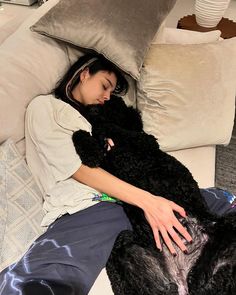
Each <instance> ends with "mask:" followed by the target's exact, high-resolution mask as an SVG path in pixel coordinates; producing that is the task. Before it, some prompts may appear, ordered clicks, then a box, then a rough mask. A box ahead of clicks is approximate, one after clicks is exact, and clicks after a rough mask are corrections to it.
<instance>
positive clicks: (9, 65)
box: [0, 0, 69, 142]
mask: <svg viewBox="0 0 236 295" xmlns="http://www.w3.org/2000/svg"><path fill="white" fill-rule="evenodd" d="M57 2H58V0H51V1H48V2H47V3H46V4H44V5H43V6H41V7H40V8H38V9H37V10H36V11H35V13H34V14H33V15H32V16H31V17H30V18H29V19H28V20H27V21H26V22H24V23H23V24H22V25H21V27H20V28H19V29H18V30H17V31H16V32H15V33H13V34H12V35H11V36H10V37H9V38H7V39H6V40H5V41H4V42H3V43H2V45H1V46H0V64H1V67H0V77H1V84H0V97H1V100H0V126H1V130H0V142H2V141H4V140H6V139H7V138H9V137H12V138H13V139H14V140H15V141H19V140H21V139H22V138H23V137H24V115H25V109H26V107H27V105H28V103H29V102H30V100H31V99H33V98H34V97H35V96H38V95H40V94H47V93H49V92H51V91H52V89H53V88H54V87H55V84H56V82H57V81H58V80H59V79H60V78H61V75H62V74H63V72H64V71H65V70H66V69H67V68H68V67H69V60H68V55H67V50H66V47H63V46H62V45H59V44H58V43H57V42H56V41H55V40H53V39H50V38H47V37H44V36H40V35H39V34H36V33H32V32H31V31H30V30H29V26H30V25H32V24H33V23H34V22H35V21H36V20H37V19H39V18H40V17H41V16H42V15H43V14H44V13H45V11H47V10H48V9H49V8H50V7H52V6H53V5H55V4H56V3H57Z"/></svg>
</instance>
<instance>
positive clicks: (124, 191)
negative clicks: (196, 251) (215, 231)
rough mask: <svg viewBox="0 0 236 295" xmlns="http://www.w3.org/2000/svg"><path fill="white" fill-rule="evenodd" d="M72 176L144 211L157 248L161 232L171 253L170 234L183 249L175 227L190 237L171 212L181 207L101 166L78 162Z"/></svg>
mask: <svg viewBox="0 0 236 295" xmlns="http://www.w3.org/2000/svg"><path fill="white" fill-rule="evenodd" d="M73 178H74V179H76V180H77V181H79V182H82V183H84V184H86V185H88V186H90V187H92V188H94V189H96V190H98V191H100V192H104V193H106V194H108V195H110V196H112V197H115V198H117V199H120V200H121V201H124V202H126V203H129V204H132V205H135V206H137V207H140V208H141V209H142V210H143V211H144V213H145V216H146V219H147V221H148V222H149V224H150V226H151V228H152V231H153V234H154V238H155V241H156V244H157V247H158V248H159V249H160V250H161V243H160V234H161V235H162V237H163V239H164V242H165V243H166V245H167V247H168V248H169V250H170V252H171V253H172V254H173V255H175V253H176V251H175V249H174V247H173V244H172V241H171V238H172V239H173V240H174V242H175V243H176V244H177V245H178V246H179V248H180V249H181V250H182V251H187V248H186V246H185V244H184V243H183V241H182V240H181V238H180V237H179V235H178V233H177V231H178V232H179V233H180V234H181V235H182V236H183V237H184V238H185V239H186V240H187V241H189V242H190V241H191V240H192V238H191V236H190V235H189V233H188V232H187V231H186V229H185V228H184V227H183V226H182V225H181V223H180V222H179V221H178V219H177V218H176V217H175V215H174V212H173V211H176V212H178V213H179V214H180V215H181V216H183V217H185V211H184V209H183V208H182V207H180V206H178V205H177V204H175V203H174V202H172V201H169V200H167V199H165V198H162V197H159V196H154V195H152V194H150V193H148V192H147V191H144V190H142V189H139V188H137V187H135V186H133V185H130V184H128V183H127V182H124V181H122V180H120V179H119V178H117V177H115V176H113V175H111V174H110V173H108V172H106V171H105V170H103V169H101V168H89V167H88V166H85V165H82V166H81V167H80V168H79V169H78V170H77V171H76V172H75V173H74V175H73ZM176 230H177V231H176ZM170 237H171V238H170Z"/></svg>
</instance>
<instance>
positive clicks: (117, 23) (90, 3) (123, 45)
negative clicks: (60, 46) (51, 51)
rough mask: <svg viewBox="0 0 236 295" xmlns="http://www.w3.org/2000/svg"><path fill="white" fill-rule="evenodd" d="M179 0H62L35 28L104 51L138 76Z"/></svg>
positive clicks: (40, 31) (122, 66) (121, 66)
mask: <svg viewBox="0 0 236 295" xmlns="http://www.w3.org/2000/svg"><path fill="white" fill-rule="evenodd" d="M175 2H176V0H159V1H157V0H146V1H143V0H128V1H127V0H115V1H114V0H61V1H60V2H59V3H58V4H57V5H55V6H54V7H53V8H52V9H51V10H49V11H48V12H47V13H46V14H45V15H44V16H43V17H42V18H41V19H40V20H39V21H38V22H36V24H34V25H33V26H32V27H31V30H32V31H35V32H38V33H40V34H43V35H46V36H49V37H53V38H56V39H58V40H63V41H66V42H69V43H70V44H73V45H75V46H78V47H79V48H82V49H92V50H94V51H96V52H98V53H101V54H103V55H104V56H105V57H106V58H107V59H109V60H110V61H112V62H113V63H114V64H116V65H117V66H118V67H120V68H121V69H122V70H123V71H125V72H127V73H128V74H130V75H131V76H133V77H134V78H135V79H138V78H139V72H140V69H141V66H142V63H143V60H144V57H145V55H146V53H147V51H148V49H149V46H150V44H151V42H152V39H153V38H154V36H155V33H156V32H157V30H158V28H159V26H160V25H161V23H162V21H163V20H164V19H165V17H166V16H167V14H168V13H169V11H170V10H171V9H172V7H173V6H174V4H175Z"/></svg>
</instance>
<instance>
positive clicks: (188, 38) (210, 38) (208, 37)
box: [152, 27, 221, 44]
mask: <svg viewBox="0 0 236 295" xmlns="http://www.w3.org/2000/svg"><path fill="white" fill-rule="evenodd" d="M220 35H221V31H219V30H214V31H210V32H204V33H203V32H195V31H189V30H182V29H176V28H167V27H165V28H163V30H159V31H158V33H157V34H156V36H155V38H154V39H153V41H152V43H153V44H199V43H210V42H214V41H217V40H219V39H220Z"/></svg>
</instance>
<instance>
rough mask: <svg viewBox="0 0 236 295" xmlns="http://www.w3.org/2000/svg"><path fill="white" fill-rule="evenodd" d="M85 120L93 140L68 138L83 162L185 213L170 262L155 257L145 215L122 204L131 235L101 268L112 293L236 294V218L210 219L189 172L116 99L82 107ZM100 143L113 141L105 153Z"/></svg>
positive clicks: (84, 135)
mask: <svg viewBox="0 0 236 295" xmlns="http://www.w3.org/2000/svg"><path fill="white" fill-rule="evenodd" d="M84 116H85V117H86V118H87V120H88V121H89V122H90V123H91V125H92V136H91V135H90V134H89V133H88V132H86V131H83V130H79V131H76V132H75V133H74V134H73V142H74V145H75V148H76V151H77V153H78V154H79V155H80V157H81V160H82V162H83V163H84V164H85V165H87V166H89V167H98V166H99V167H102V168H104V169H105V170H107V171H109V172H110V173H111V174H113V175H115V176H117V177H119V178H120V179H123V180H124V181H126V182H128V183H131V184H133V185H135V186H137V187H139V188H142V189H144V190H146V191H149V192H150V193H152V194H154V195H157V196H163V197H165V198H167V199H169V200H172V201H174V202H176V203H177V204H179V205H180V206H182V207H183V208H185V210H186V211H187V213H188V217H187V218H186V219H184V218H181V217H180V216H177V217H178V218H179V220H180V222H181V223H182V224H183V225H184V226H185V227H186V228H187V230H188V232H189V233H190V234H191V235H192V237H193V243H192V244H188V245H187V248H188V254H184V253H182V252H181V251H180V250H179V249H178V247H176V251H177V253H178V254H177V256H176V257H173V256H172V255H171V254H170V252H169V251H168V250H167V248H166V246H165V244H164V243H163V251H162V252H160V251H158V250H157V247H156V243H155V240H154V237H153V234H152V230H151V228H150V226H149V224H148V223H147V221H146V218H145V216H144V213H143V211H142V210H141V209H139V208H137V207H135V206H131V205H129V204H126V203H124V204H123V207H124V210H125V212H126V213H127V215H128V217H129V219H130V221H131V223H132V226H133V231H123V232H121V233H120V235H119V236H118V238H117V240H116V242H115V245H114V247H113V251H112V253H111V256H110V258H109V261H108V263H107V272H108V275H109V278H110V280H111V284H112V288H113V291H114V293H115V294H116V295H132V294H140V295H154V294H155V295H158V294H171V295H174V294H182V295H184V294H191V295H192V294H198V295H203V294H208V295H209V294H220V295H226V294H227V295H230V294H232V295H233V294H236V281H235V278H236V235H235V233H236V215H235V214H228V215H226V216H223V217H217V216H215V215H213V214H211V213H209V211H208V209H207V207H206V204H205V202H204V199H203V198H202V196H201V194H200V190H199V188H198V185H197V183H196V181H195V180H194V179H193V177H192V175H191V173H190V172H189V171H188V169H187V168H186V167H185V166H183V165H182V164H181V163H180V162H178V161H177V160H176V159H175V158H174V157H172V156H170V155H168V154H166V153H164V152H162V151H161V150H160V149H159V146H158V143H157V141H156V139H155V137H153V136H152V135H148V134H146V133H145V132H144V131H143V124H142V120H141V116H140V114H139V112H138V111H137V110H135V109H133V108H132V107H127V106H126V105H125V103H124V102H123V100H122V99H121V98H119V97H116V96H112V97H111V99H110V101H108V102H106V103H105V105H103V106H100V105H96V106H88V107H87V108H86V109H85V113H84ZM106 138H111V139H112V140H113V142H114V147H112V148H111V150H110V151H107V147H106V144H105V143H106V141H105V139H106Z"/></svg>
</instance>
